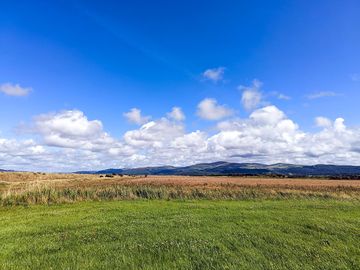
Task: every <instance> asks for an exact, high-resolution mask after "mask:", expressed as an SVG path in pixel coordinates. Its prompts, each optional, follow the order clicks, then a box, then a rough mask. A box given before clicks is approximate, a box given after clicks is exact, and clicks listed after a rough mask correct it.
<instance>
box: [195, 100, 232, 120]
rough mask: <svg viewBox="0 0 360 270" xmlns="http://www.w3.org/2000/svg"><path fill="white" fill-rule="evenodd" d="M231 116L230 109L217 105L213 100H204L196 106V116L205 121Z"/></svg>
mask: <svg viewBox="0 0 360 270" xmlns="http://www.w3.org/2000/svg"><path fill="white" fill-rule="evenodd" d="M232 114H233V111H232V110H231V109H229V108H227V107H226V106H224V105H218V104H217V101H216V99H213V98H206V99H204V100H202V101H201V102H200V103H199V104H198V110H197V115H198V116H199V117H201V118H203V119H205V120H220V119H222V118H225V117H227V116H230V115H232Z"/></svg>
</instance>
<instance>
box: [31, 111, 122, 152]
mask: <svg viewBox="0 0 360 270" xmlns="http://www.w3.org/2000/svg"><path fill="white" fill-rule="evenodd" d="M34 131H35V132H36V133H37V134H39V135H40V136H41V137H42V140H43V142H44V144H45V145H47V146H57V147H65V148H81V149H88V150H98V151H100V150H101V149H104V148H106V147H107V145H111V144H114V142H115V140H114V139H113V138H111V137H110V135H109V134H107V133H106V132H104V131H103V125H102V123H101V121H99V120H92V121H89V120H88V119H87V117H86V116H85V115H84V114H83V112H81V111H78V110H73V111H63V112H60V113H56V114H54V113H50V114H43V115H40V116H37V117H35V119H34Z"/></svg>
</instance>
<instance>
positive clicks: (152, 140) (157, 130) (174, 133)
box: [124, 118, 184, 148]
mask: <svg viewBox="0 0 360 270" xmlns="http://www.w3.org/2000/svg"><path fill="white" fill-rule="evenodd" d="M183 134H184V126H183V125H182V124H179V123H175V122H172V121H170V120H168V119H166V118H161V119H160V120H157V121H151V122H149V123H146V124H145V125H143V126H141V128H140V129H137V130H131V131H127V132H126V133H125V135H124V141H125V143H127V144H129V145H131V146H134V147H155V148H160V147H164V146H166V145H167V144H169V143H170V141H171V140H173V139H175V138H177V137H180V136H182V135H183Z"/></svg>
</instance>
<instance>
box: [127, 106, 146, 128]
mask: <svg viewBox="0 0 360 270" xmlns="http://www.w3.org/2000/svg"><path fill="white" fill-rule="evenodd" d="M124 116H125V117H126V119H127V120H128V121H129V122H130V123H133V124H137V125H142V124H145V123H146V122H148V121H149V120H150V118H151V117H150V116H142V115H141V110H139V109H137V108H132V109H131V110H130V111H129V112H127V113H124Z"/></svg>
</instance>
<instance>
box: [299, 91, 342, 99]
mask: <svg viewBox="0 0 360 270" xmlns="http://www.w3.org/2000/svg"><path fill="white" fill-rule="evenodd" d="M338 95H339V94H338V93H335V92H333V91H321V92H316V93H312V94H310V95H307V96H306V97H307V98H308V99H319V98H324V97H336V96H338Z"/></svg>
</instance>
